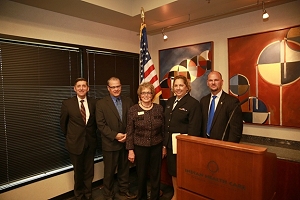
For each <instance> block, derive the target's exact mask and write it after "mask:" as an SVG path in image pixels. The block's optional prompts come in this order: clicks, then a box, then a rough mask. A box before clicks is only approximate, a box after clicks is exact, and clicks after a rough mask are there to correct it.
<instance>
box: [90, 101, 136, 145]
mask: <svg viewBox="0 0 300 200" xmlns="http://www.w3.org/2000/svg"><path fill="white" fill-rule="evenodd" d="M121 101H122V119H123V120H122V121H121V119H120V116H119V113H118V110H117V108H116V106H115V104H114V102H113V100H112V98H111V96H106V97H104V98H103V99H100V100H99V101H98V102H97V105H96V121H97V126H98V129H99V131H100V133H101V139H102V149H103V150H104V151H118V150H120V149H122V147H124V145H125V143H121V142H118V141H117V140H116V139H115V137H116V135H117V134H118V133H126V124H127V112H128V110H129V108H130V107H131V106H133V102H132V100H131V99H130V98H128V97H123V96H121Z"/></svg>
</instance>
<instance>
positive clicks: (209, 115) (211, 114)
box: [206, 96, 217, 136]
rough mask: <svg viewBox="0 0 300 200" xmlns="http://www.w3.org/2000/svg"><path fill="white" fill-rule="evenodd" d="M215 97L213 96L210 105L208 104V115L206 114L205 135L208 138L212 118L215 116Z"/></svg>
mask: <svg viewBox="0 0 300 200" xmlns="http://www.w3.org/2000/svg"><path fill="white" fill-rule="evenodd" d="M216 97H217V96H213V97H212V98H213V99H212V100H211V103H210V108H209V114H208V121H207V127H206V134H207V136H210V129H211V124H212V121H213V118H214V114H215V99H216Z"/></svg>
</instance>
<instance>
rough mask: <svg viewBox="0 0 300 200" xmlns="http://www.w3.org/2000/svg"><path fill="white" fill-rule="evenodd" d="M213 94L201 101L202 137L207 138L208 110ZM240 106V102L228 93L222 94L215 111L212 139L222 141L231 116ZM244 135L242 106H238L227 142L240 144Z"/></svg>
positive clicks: (225, 138) (227, 132)
mask: <svg viewBox="0 0 300 200" xmlns="http://www.w3.org/2000/svg"><path fill="white" fill-rule="evenodd" d="M210 98H211V94H208V95H207V96H204V97H203V98H202V99H201V100H200V106H201V114H202V128H201V137H206V127H207V120H208V109H209V106H210V105H209V103H210ZM238 104H239V100H238V99H237V98H235V97H233V96H231V95H229V94H227V93H226V92H224V91H223V92H222V95H221V97H220V99H219V102H218V105H217V107H216V110H215V114H214V118H213V121H212V126H211V131H210V138H212V139H217V140H222V137H223V133H224V131H225V127H226V124H227V122H228V121H229V118H230V115H231V113H232V111H233V110H234V109H235V107H236V106H237V105H238ZM242 133H243V120H242V110H241V106H237V107H236V109H235V111H234V114H233V116H232V118H231V120H230V123H229V125H228V127H227V129H226V133H225V137H224V140H225V141H230V142H240V140H241V138H242Z"/></svg>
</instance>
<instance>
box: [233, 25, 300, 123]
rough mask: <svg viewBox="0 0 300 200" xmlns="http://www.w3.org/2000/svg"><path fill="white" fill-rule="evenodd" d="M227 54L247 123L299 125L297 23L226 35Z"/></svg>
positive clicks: (299, 31)
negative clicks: (279, 28) (265, 30)
mask: <svg viewBox="0 0 300 200" xmlns="http://www.w3.org/2000/svg"><path fill="white" fill-rule="evenodd" d="M228 57H229V59H228V62H229V65H228V66H229V78H230V80H229V81H230V93H231V94H232V95H234V96H237V97H238V98H239V99H240V101H243V100H245V99H248V101H246V102H245V103H244V104H243V105H242V110H243V120H244V121H245V122H246V123H255V124H270V125H279V126H289V127H300V103H299V100H300V92H299V90H300V26H297V27H292V28H286V29H281V30H276V31H270V32H265V33H258V34H253V35H246V36H240V37H235V38H229V39H228Z"/></svg>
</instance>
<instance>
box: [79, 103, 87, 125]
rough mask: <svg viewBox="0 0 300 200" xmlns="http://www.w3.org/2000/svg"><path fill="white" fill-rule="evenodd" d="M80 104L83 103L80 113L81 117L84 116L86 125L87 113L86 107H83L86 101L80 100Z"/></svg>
mask: <svg viewBox="0 0 300 200" xmlns="http://www.w3.org/2000/svg"><path fill="white" fill-rule="evenodd" d="M80 102H81V105H80V113H81V116H82V119H83V121H84V123H86V113H85V108H84V105H83V102H84V100H80Z"/></svg>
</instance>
